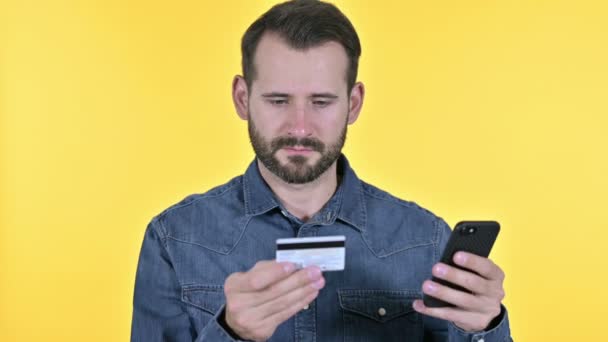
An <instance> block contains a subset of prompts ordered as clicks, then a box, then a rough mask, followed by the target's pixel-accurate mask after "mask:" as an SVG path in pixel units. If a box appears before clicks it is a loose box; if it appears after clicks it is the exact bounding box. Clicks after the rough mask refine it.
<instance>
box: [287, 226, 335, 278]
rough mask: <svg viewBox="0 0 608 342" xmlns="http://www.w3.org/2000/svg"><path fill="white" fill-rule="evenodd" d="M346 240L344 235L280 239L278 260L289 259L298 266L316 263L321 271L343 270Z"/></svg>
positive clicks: (302, 266)
mask: <svg viewBox="0 0 608 342" xmlns="http://www.w3.org/2000/svg"><path fill="white" fill-rule="evenodd" d="M345 240H346V237H345V236H343V235H337V236H319V237H304V238H289V239H278V240H277V262H284V261H289V262H292V263H294V264H295V265H296V267H297V268H304V267H306V266H312V265H314V266H318V267H319V268H320V269H321V271H343V270H344V257H345V253H344V242H345Z"/></svg>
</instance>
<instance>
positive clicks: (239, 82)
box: [232, 75, 249, 120]
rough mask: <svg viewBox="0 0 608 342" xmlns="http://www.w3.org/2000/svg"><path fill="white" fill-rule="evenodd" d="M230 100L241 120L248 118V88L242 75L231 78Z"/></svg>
mask: <svg viewBox="0 0 608 342" xmlns="http://www.w3.org/2000/svg"><path fill="white" fill-rule="evenodd" d="M232 102H234V108H235V109H236V112H237V114H238V115H239V117H240V118H241V119H243V120H248V119H249V116H248V115H247V113H249V108H248V106H249V90H248V89H247V82H245V79H244V78H243V76H240V75H236V76H234V79H233V80H232Z"/></svg>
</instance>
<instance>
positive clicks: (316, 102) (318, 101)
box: [312, 100, 331, 107]
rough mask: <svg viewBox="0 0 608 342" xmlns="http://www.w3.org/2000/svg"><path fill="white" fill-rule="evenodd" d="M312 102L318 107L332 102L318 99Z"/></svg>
mask: <svg viewBox="0 0 608 342" xmlns="http://www.w3.org/2000/svg"><path fill="white" fill-rule="evenodd" d="M312 103H313V104H314V105H315V106H317V107H325V106H327V105H329V104H330V103H331V102H329V101H320V100H317V101H313V102H312Z"/></svg>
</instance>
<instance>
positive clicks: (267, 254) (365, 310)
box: [131, 156, 511, 342]
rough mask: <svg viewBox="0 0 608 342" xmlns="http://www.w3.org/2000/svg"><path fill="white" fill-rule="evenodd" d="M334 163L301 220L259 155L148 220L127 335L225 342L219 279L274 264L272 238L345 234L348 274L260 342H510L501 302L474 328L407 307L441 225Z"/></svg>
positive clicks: (332, 277)
mask: <svg viewBox="0 0 608 342" xmlns="http://www.w3.org/2000/svg"><path fill="white" fill-rule="evenodd" d="M338 170H339V172H340V174H341V175H342V180H341V183H340V185H339V187H338V189H337V190H336V192H335V194H334V195H333V197H332V198H331V199H330V200H329V201H328V203H327V204H326V205H325V206H324V208H323V209H322V210H321V211H320V212H319V213H317V214H316V215H315V216H314V217H313V218H311V219H310V220H309V221H307V222H302V221H300V220H299V219H298V218H296V217H294V216H292V215H291V214H290V213H289V212H287V210H285V209H284V208H283V207H282V206H281V204H280V203H279V201H278V200H277V199H276V197H275V196H274V194H273V193H272V191H271V189H270V188H269V187H268V185H267V184H266V183H265V182H264V180H263V178H262V177H261V175H260V173H259V170H258V166H257V162H256V161H254V162H252V163H251V165H250V166H249V168H248V169H247V171H246V173H245V174H244V175H242V176H239V177H236V178H234V179H232V180H231V181H229V182H228V183H226V184H224V185H222V186H219V187H217V188H214V189H212V190H210V191H208V192H207V193H205V194H199V195H192V196H189V197H187V198H185V199H184V200H183V201H181V202H180V203H178V204H176V205H174V206H172V207H170V208H168V209H167V210H165V211H163V212H162V213H161V214H160V215H158V216H156V217H155V218H154V219H153V220H152V221H151V222H150V224H149V226H148V228H147V230H146V233H145V237H144V241H143V245H142V248H141V254H140V257H139V265H138V268H137V277H136V282H135V295H134V300H133V321H132V330H131V340H132V341H142V342H153V341H176V342H177V341H234V340H233V339H232V338H231V337H230V335H229V334H227V333H226V331H224V329H223V328H222V327H221V325H219V323H218V316H219V315H220V313H221V312H222V310H223V308H224V304H225V297H224V293H223V284H224V281H225V280H226V278H227V277H228V275H230V274H231V273H233V272H242V271H247V270H249V269H250V268H251V267H253V266H254V264H255V263H256V262H258V261H260V260H270V259H274V257H275V242H276V239H278V238H287V237H296V236H298V237H306V236H326V235H345V236H346V268H345V270H344V271H342V272H326V273H325V274H324V276H325V279H326V286H325V288H324V289H323V290H321V292H320V294H319V296H318V298H317V299H316V300H315V301H314V302H313V303H311V305H310V306H309V308H308V309H305V310H302V311H300V312H299V313H298V314H296V315H295V316H294V317H292V318H291V319H289V320H288V321H286V322H284V323H283V324H281V325H280V326H279V327H278V328H277V330H276V332H275V333H274V335H273V336H272V337H271V339H270V340H269V341H272V342H274V341H280V342H286V341H382V342H390V341H454V342H456V341H458V342H460V341H463V342H464V341H485V342H495V341H496V342H498V341H500V342H503V341H511V338H510V330H509V323H508V318H507V313H506V310H505V309H504V308H503V313H502V314H501V315H502V317H501V318H500V323H499V324H498V325H497V326H495V327H494V328H493V329H491V330H490V331H484V332H479V333H466V332H464V331H462V330H460V329H458V328H457V327H456V326H455V325H453V324H452V323H450V322H446V321H442V320H439V319H435V318H431V317H427V316H423V315H421V314H419V313H417V312H416V311H414V310H413V308H412V302H413V300H414V299H417V298H421V297H422V292H421V285H422V282H423V281H424V280H425V279H429V278H430V277H431V267H432V266H433V264H434V263H435V262H437V260H438V259H439V257H440V254H441V251H442V250H443V247H444V245H445V244H446V242H447V238H448V236H449V234H450V228H449V227H448V225H447V224H446V223H445V222H444V221H443V220H442V219H441V218H439V217H437V216H435V215H433V214H432V213H431V212H429V211H427V210H425V209H423V208H421V207H419V206H418V205H416V204H414V203H412V202H406V201H403V200H400V199H398V198H395V197H393V196H391V195H390V194H388V193H386V192H384V191H382V190H379V189H378V188H376V187H374V186H372V185H369V184H367V183H365V182H363V181H361V180H359V179H358V178H357V176H356V175H355V173H354V172H353V170H352V169H351V168H350V167H349V165H348V161H347V160H346V158H345V157H344V156H341V157H340V159H339V162H338ZM380 308H384V311H385V313H384V312H383V313H384V315H380V314H379V313H378V310H379V309H380Z"/></svg>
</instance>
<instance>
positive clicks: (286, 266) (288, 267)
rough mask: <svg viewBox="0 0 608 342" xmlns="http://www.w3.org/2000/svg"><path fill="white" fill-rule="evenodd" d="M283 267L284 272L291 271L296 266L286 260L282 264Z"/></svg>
mask: <svg viewBox="0 0 608 342" xmlns="http://www.w3.org/2000/svg"><path fill="white" fill-rule="evenodd" d="M283 269H284V270H285V273H291V272H293V270H295V269H296V266H295V265H294V264H292V263H290V262H286V263H284V264H283Z"/></svg>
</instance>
